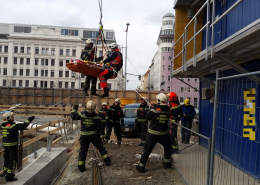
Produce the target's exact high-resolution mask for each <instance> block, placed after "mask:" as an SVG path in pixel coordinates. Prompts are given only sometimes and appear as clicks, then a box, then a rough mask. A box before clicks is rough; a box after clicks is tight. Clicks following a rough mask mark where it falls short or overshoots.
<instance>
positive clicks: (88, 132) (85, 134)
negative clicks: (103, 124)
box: [80, 131, 97, 136]
mask: <svg viewBox="0 0 260 185" xmlns="http://www.w3.org/2000/svg"><path fill="white" fill-rule="evenodd" d="M96 133H97V131H80V134H81V135H83V136H87V135H94V134H96Z"/></svg>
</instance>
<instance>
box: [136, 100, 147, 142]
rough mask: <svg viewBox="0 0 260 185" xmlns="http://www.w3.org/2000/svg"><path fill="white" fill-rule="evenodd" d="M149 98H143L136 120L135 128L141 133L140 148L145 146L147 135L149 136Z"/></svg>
mask: <svg viewBox="0 0 260 185" xmlns="http://www.w3.org/2000/svg"><path fill="white" fill-rule="evenodd" d="M147 102H148V98H146V97H142V98H141V104H140V106H139V107H138V109H137V114H136V118H135V124H136V125H135V126H136V128H137V130H138V132H139V136H140V138H141V142H140V144H139V146H143V145H144V144H145V142H146V134H147V125H148V121H147V119H146V118H145V115H146V113H147V112H148V111H149V106H148V105H147Z"/></svg>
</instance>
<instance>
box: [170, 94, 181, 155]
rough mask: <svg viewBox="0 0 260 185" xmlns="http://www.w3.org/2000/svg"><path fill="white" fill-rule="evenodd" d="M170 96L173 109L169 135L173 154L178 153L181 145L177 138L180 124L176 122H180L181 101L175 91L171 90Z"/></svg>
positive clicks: (171, 108)
mask: <svg viewBox="0 0 260 185" xmlns="http://www.w3.org/2000/svg"><path fill="white" fill-rule="evenodd" d="M167 96H168V97H169V107H170V110H171V115H170V124H169V128H170V129H169V135H170V138H171V142H172V154H174V153H178V151H179V147H178V139H177V130H178V126H177V125H176V124H175V123H177V124H178V123H179V121H180V118H179V117H180V116H181V113H180V102H179V101H178V97H177V94H176V93H175V92H169V93H168V94H167Z"/></svg>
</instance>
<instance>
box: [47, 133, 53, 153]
mask: <svg viewBox="0 0 260 185" xmlns="http://www.w3.org/2000/svg"><path fill="white" fill-rule="evenodd" d="M52 139H53V135H52V134H50V135H48V136H47V148H46V151H48V152H50V151H51V145H52Z"/></svg>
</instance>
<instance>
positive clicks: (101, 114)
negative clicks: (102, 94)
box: [98, 102, 107, 140]
mask: <svg viewBox="0 0 260 185" xmlns="http://www.w3.org/2000/svg"><path fill="white" fill-rule="evenodd" d="M106 111H107V103H106V102H103V103H102V108H101V110H100V111H99V112H98V116H99V117H100V119H101V127H102V132H101V139H102V140H104V138H105V128H106V122H107V120H106Z"/></svg>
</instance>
